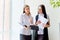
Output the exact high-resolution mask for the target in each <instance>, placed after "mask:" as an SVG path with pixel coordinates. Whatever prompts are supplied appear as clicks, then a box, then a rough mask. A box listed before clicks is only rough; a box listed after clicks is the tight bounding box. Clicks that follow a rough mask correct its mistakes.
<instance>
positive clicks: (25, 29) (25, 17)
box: [20, 5, 33, 40]
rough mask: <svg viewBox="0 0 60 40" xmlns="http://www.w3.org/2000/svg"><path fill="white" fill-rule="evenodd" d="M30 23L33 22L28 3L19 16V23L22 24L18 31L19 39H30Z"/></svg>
mask: <svg viewBox="0 0 60 40" xmlns="http://www.w3.org/2000/svg"><path fill="white" fill-rule="evenodd" d="M30 24H33V19H32V16H31V13H30V7H29V5H25V6H24V9H23V14H22V15H21V17H20V25H22V28H21V31H20V40H31V29H30V27H29V26H30Z"/></svg>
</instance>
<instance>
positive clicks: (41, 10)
mask: <svg viewBox="0 0 60 40" xmlns="http://www.w3.org/2000/svg"><path fill="white" fill-rule="evenodd" d="M39 16H43V17H44V18H46V19H48V22H47V23H46V24H42V27H43V29H42V30H39V31H38V40H49V39H48V29H47V28H48V27H49V26H50V20H49V17H48V16H47V14H46V10H45V6H44V5H39V7H38V15H36V25H38V24H41V23H42V22H41V21H40V20H38V19H39ZM39 27H40V26H39Z"/></svg>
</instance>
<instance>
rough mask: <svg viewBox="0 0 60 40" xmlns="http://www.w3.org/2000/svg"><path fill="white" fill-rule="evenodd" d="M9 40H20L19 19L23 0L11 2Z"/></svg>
mask: <svg viewBox="0 0 60 40" xmlns="http://www.w3.org/2000/svg"><path fill="white" fill-rule="evenodd" d="M11 1H12V5H11V10H12V11H11V40H20V39H19V33H20V31H19V30H20V28H19V27H20V26H19V17H20V14H22V10H23V6H24V0H11Z"/></svg>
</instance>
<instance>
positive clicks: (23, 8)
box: [23, 5, 30, 14]
mask: <svg viewBox="0 0 60 40" xmlns="http://www.w3.org/2000/svg"><path fill="white" fill-rule="evenodd" d="M26 7H29V5H24V8H23V13H25V8H26ZM29 9H30V7H29ZM29 14H30V12H29Z"/></svg>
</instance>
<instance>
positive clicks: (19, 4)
mask: <svg viewBox="0 0 60 40" xmlns="http://www.w3.org/2000/svg"><path fill="white" fill-rule="evenodd" d="M24 4H28V5H29V6H30V11H31V14H32V16H33V17H34V18H35V15H36V14H37V9H38V5H40V4H44V5H45V7H46V11H47V14H48V15H49V17H50V24H51V25H50V27H49V28H48V29H49V30H48V32H49V40H59V28H60V27H59V24H60V7H53V6H52V5H51V3H50V0H0V40H19V39H20V37H19V36H20V25H19V18H20V15H21V14H22V12H23V7H24ZM53 5H54V4H53Z"/></svg>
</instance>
